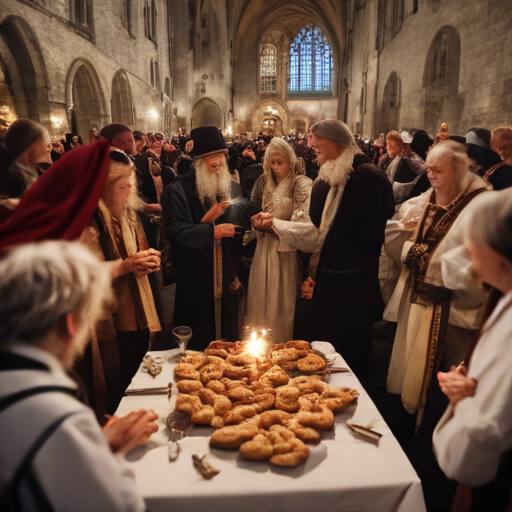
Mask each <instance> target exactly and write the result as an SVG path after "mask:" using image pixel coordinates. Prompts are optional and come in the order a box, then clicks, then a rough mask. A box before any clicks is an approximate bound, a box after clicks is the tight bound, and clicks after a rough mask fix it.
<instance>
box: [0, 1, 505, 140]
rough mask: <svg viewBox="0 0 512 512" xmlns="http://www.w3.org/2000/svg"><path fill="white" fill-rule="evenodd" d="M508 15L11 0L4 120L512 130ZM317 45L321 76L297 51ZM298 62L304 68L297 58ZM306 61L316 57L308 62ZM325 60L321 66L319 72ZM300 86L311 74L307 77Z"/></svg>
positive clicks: (464, 9)
mask: <svg viewBox="0 0 512 512" xmlns="http://www.w3.org/2000/svg"><path fill="white" fill-rule="evenodd" d="M509 7H510V6H509V5H508V3H507V2H498V1H493V2H484V1H478V0H477V1H473V2H471V8H468V6H467V4H466V2H463V1H462V0H452V1H450V2H442V1H441V0H380V1H377V0H346V1H345V0H339V1H336V0H331V1H329V0H312V1H308V2H292V1H290V2H288V1H279V0H250V1H249V0H236V1H235V0H232V1H230V0H207V1H199V0H189V1H171V0H168V1H164V0H147V1H146V0H144V1H134V0H119V1H111V2H105V3H100V2H94V1H92V0H83V1H77V2H74V1H68V0H57V1H51V2H50V1H47V0H30V1H29V0H27V1H13V0H6V1H4V2H2V6H1V11H0V14H1V16H2V19H1V25H0V34H1V39H0V41H1V48H2V53H1V60H0V63H1V66H0V68H1V72H2V80H1V81H0V84H1V92H0V98H1V106H2V109H3V110H2V112H3V114H2V115H4V116H7V117H9V116H11V117H12V118H14V117H26V116H30V118H31V119H34V120H36V121H38V122H41V123H42V124H43V125H44V126H46V127H47V128H48V129H49V130H50V134H51V135H52V136H61V135H63V134H64V133H66V132H68V131H72V132H74V133H78V134H79V135H81V136H82V139H84V137H86V135H88V131H89V129H90V127H96V128H98V130H99V129H100V128H101V127H102V126H104V125H105V124H107V123H108V122H109V121H112V122H122V123H124V124H126V125H128V126H130V127H132V128H133V129H139V130H142V131H144V132H149V131H153V132H154V131H158V130H163V131H164V132H166V133H167V132H170V133H172V132H178V131H179V129H182V130H184V131H186V132H189V131H190V130H191V129H192V128H194V127H195V126H202V125H205V124H207V125H214V126H217V127H219V128H221V129H222V130H223V132H224V133H227V132H229V131H230V130H231V132H232V133H240V132H252V133H254V134H257V133H259V132H260V131H262V130H264V129H266V130H269V131H274V132H283V133H286V134H288V133H292V132H305V131H306V130H307V129H308V128H309V127H310V126H311V125H312V124H314V123H315V122H317V121H321V120H323V119H340V120H342V121H343V122H345V123H347V125H348V126H349V128H350V129H351V130H352V131H354V133H359V134H361V135H363V136H368V137H377V136H378V135H379V134H380V133H381V132H385V133H387V132H388V131H389V130H391V129H395V130H398V131H402V130H410V129H414V128H417V129H419V128H421V129H424V130H426V131H427V132H428V133H430V134H431V135H435V133H437V130H438V129H439V126H440V125H441V123H442V122H447V123H448V124H449V126H450V129H451V131H452V132H453V133H457V134H459V133H460V134H463V133H466V132H467V131H468V130H469V129H470V128H471V127H473V126H484V127H487V128H489V129H492V127H493V126H500V125H502V124H507V122H510V112H511V110H512V96H511V94H512V93H511V90H512V87H511V75H512V62H511V60H510V59H509V58H508V53H507V48H508V46H509V45H508V43H509V42H510V37H511V36H510V30H509V26H510V8H509ZM304 40H306V41H312V42H313V43H312V44H313V46H312V49H310V50H306V49H304V50H303V51H304V52H306V51H309V54H310V56H309V58H310V59H311V55H315V56H316V55H317V54H318V56H321V59H319V60H317V59H316V57H315V59H313V61H312V62H314V63H315V66H318V68H319V69H317V68H316V67H315V71H314V74H312V75H311V77H309V78H307V77H305V76H304V77H302V81H301V76H300V73H301V68H300V65H299V61H298V59H299V58H300V57H299V56H298V55H297V56H296V57H293V58H291V52H293V51H294V50H293V48H295V47H297V48H298V46H297V45H300V44H301V42H302V41H304ZM301 55H302V54H301ZM303 58H308V56H307V54H306V53H305V54H304V55H303ZM320 61H322V62H320ZM303 72H304V71H303Z"/></svg>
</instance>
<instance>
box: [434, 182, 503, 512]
mask: <svg viewBox="0 0 512 512" xmlns="http://www.w3.org/2000/svg"><path fill="white" fill-rule="evenodd" d="M467 210H468V214H467V220H466V222H465V225H464V226H463V227H462V230H461V231H462V236H463V239H464V243H465V244H464V245H465V249H466V250H467V251H468V252H469V255H470V257H471V260H472V264H471V270H472V272H473V273H476V274H477V275H478V277H479V279H481V280H482V281H483V282H485V283H486V284H487V285H491V286H492V287H493V288H492V290H493V291H496V294H497V295H500V296H501V298H500V299H499V301H498V302H497V303H496V304H494V301H493V306H494V307H493V308H492V307H491V308H486V309H488V310H489V311H488V313H489V314H488V317H487V319H486V321H485V323H484V324H483V327H482V328H481V330H480V337H479V340H478V342H477V344H476V346H475V347H474V349H473V351H472V353H471V354H470V356H469V357H467V358H466V360H465V363H464V366H459V367H458V368H457V369H455V368H452V370H451V371H450V372H448V373H439V375H438V378H439V382H440V386H441V390H442V391H443V392H444V393H445V394H446V396H447V397H448V399H449V400H450V405H449V406H448V408H447V410H446V412H445V413H444V416H443V417H442V418H441V420H440V421H439V423H438V425H437V427H436V430H435V431H434V438H433V441H434V448H435V451H436V455H437V460H438V462H439V465H440V466H441V469H442V470H443V471H444V472H445V473H446V475H447V476H448V477H449V478H451V479H453V480H456V481H458V482H460V484H462V485H459V488H458V490H457V494H456V503H457V504H458V505H461V504H462V503H465V504H466V508H458V509H457V510H468V511H469V510H471V511H474V512H476V511H482V512H483V511H488V510H493V511H496V512H498V511H502V510H509V509H508V505H509V503H510V493H511V482H512V471H511V467H512V466H511V450H512V369H511V365H510V361H511V360H512V343H511V339H512V191H510V190H509V189H507V190H504V191H501V192H491V193H488V194H484V195H482V196H481V197H479V198H477V199H475V201H473V202H472V204H470V205H469V206H468V208H467ZM453 510H455V508H454V509H453Z"/></svg>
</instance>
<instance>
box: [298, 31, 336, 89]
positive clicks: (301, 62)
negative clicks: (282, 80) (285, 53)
mask: <svg viewBox="0 0 512 512" xmlns="http://www.w3.org/2000/svg"><path fill="white" fill-rule="evenodd" d="M331 81H332V50H331V45H330V44H329V41H327V37H325V34H324V33H323V32H322V29H321V28H320V27H317V26H316V25H311V26H309V27H305V28H303V29H302V30H301V31H300V32H299V33H298V34H297V37H296V38H295V40H294V41H293V42H292V44H291V45H290V92H309V93H315V92H328V91H331V90H332V88H331Z"/></svg>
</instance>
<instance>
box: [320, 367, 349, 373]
mask: <svg viewBox="0 0 512 512" xmlns="http://www.w3.org/2000/svg"><path fill="white" fill-rule="evenodd" d="M349 372H350V368H344V367H342V366H332V367H331V368H326V369H325V370H320V371H318V372H317V374H318V375H328V374H330V373H349Z"/></svg>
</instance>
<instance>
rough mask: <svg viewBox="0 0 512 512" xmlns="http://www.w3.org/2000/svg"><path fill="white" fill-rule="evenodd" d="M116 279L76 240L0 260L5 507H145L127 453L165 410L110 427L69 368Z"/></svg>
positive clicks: (21, 250)
mask: <svg viewBox="0 0 512 512" xmlns="http://www.w3.org/2000/svg"><path fill="white" fill-rule="evenodd" d="M110 284H111V266H110V265H106V264H104V263H101V262H100V261H99V260H98V259H97V258H96V257H95V256H94V255H93V254H91V253H90V251H88V250H87V249H86V248H85V247H84V246H83V245H82V244H81V243H78V242H44V243H40V244H33V243H28V244H24V245H21V246H19V247H17V248H14V249H12V250H11V251H9V252H7V253H5V254H3V256H2V259H1V260H0V297H2V300H1V301H0V432H1V435H0V467H1V468H2V470H1V471H0V489H1V493H0V509H1V510H30V511H33V512H38V511H43V510H45V511H46V510H54V511H55V512H66V511H69V510H74V511H84V512H86V511H87V512H88V511H91V510H108V511H112V512H116V511H119V512H121V511H123V512H128V511H133V512H135V511H142V510H144V503H143V500H142V498H141V497H140V495H139V494H138V492H137V490H136V486H135V482H134V478H133V473H132V472H131V471H130V470H129V469H128V468H127V467H126V465H125V464H124V462H123V460H122V456H124V455H125V454H126V453H128V452H129V451H130V450H131V449H132V448H134V447H135V446H136V445H138V444H141V443H145V442H146V441H147V440H148V438H149V436H150V435H151V434H152V433H154V432H156V431H157V430H158V426H157V424H156V423H155V422H154V421H155V420H156V418H157V415H156V414H155V413H154V412H152V411H145V410H143V409H141V410H136V411H133V412H132V413H130V414H128V415H127V416H125V417H124V418H112V419H111V420H110V421H109V423H108V424H107V425H106V426H105V427H104V429H103V432H102V430H101V429H100V426H99V425H98V422H97V420H96V418H95V416H94V413H93V411H92V410H91V409H89V407H87V406H86V405H84V404H82V403H80V402H79V401H78V400H77V399H76V398H75V395H76V384H75V383H74V382H73V381H72V380H71V379H70V378H69V377H68V376H67V375H66V371H68V370H70V369H71V367H72V365H73V362H74V361H75V359H76V358H77V357H78V356H79V355H80V354H81V353H82V352H83V350H84V347H85V345H86V343H87V341H88V339H89V334H90V330H91V329H92V328H93V326H94V323H95V321H96V320H97V319H98V318H99V317H100V316H101V314H102V312H103V309H104V307H105V304H106V302H108V301H110V298H111V288H110ZM119 427H120V428H119ZM109 445H110V446H109ZM113 452H114V453H115V454H116V456H114V453H113ZM9 505H10V506H9Z"/></svg>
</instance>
